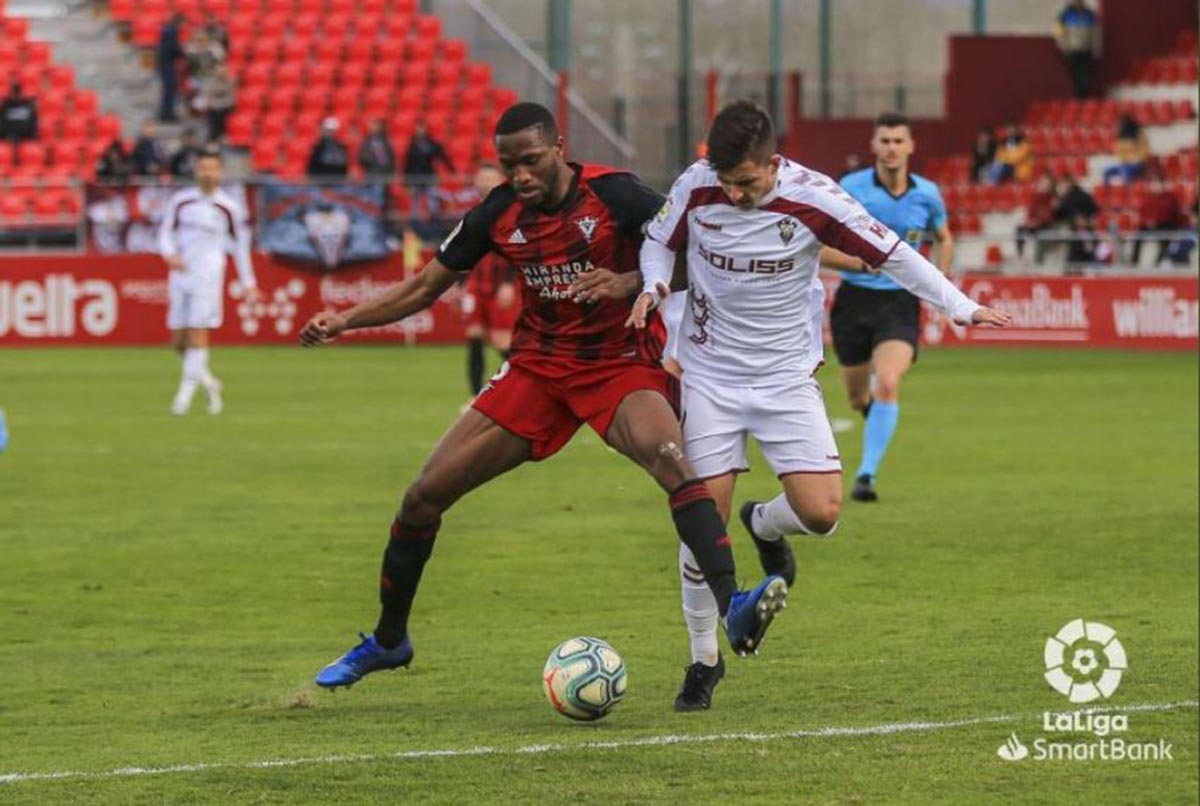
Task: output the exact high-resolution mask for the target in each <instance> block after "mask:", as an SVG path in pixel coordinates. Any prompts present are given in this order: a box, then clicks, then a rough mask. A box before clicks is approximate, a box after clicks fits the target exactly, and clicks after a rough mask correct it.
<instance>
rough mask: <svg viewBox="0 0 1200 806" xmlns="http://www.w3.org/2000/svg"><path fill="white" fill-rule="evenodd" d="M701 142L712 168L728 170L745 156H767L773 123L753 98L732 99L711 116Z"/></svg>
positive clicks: (773, 134) (743, 160)
mask: <svg viewBox="0 0 1200 806" xmlns="http://www.w3.org/2000/svg"><path fill="white" fill-rule="evenodd" d="M705 144H706V145H707V147H708V162H709V164H710V165H712V167H713V169H714V170H717V171H729V170H732V169H734V168H736V167H737V166H739V165H741V164H742V163H743V162H745V161H746V160H747V159H755V160H758V159H760V158H762V157H767V156H770V152H773V151H774V150H775V126H774V125H773V124H772V123H771V116H770V115H768V114H767V111H766V110H765V109H763V108H762V107H761V106H759V105H758V104H756V103H754V101H748V100H744V99H743V100H738V101H733V102H731V103H728V104H726V105H725V107H724V108H723V109H722V110H721V111H720V112H718V113H717V116H716V117H715V118H713V122H712V125H711V126H710V127H709V129H708V139H707V141H706V143H705Z"/></svg>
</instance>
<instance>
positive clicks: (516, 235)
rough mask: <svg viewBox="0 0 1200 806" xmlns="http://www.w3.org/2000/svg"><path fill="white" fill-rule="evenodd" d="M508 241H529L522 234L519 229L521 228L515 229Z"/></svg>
mask: <svg viewBox="0 0 1200 806" xmlns="http://www.w3.org/2000/svg"><path fill="white" fill-rule="evenodd" d="M508 242H509V243H528V241H526V240H525V236H524V235H522V234H521V230H519V229H515V230H513V234H512V235H509V236H508Z"/></svg>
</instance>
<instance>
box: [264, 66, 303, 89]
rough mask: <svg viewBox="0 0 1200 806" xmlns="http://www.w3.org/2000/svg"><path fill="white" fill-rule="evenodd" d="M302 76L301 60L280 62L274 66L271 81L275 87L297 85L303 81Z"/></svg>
mask: <svg viewBox="0 0 1200 806" xmlns="http://www.w3.org/2000/svg"><path fill="white" fill-rule="evenodd" d="M304 77H305V69H304V63H303V62H299V61H294V62H282V63H280V65H279V66H278V67H276V68H275V77H274V79H272V82H271V83H272V85H273V86H274V87H275V88H279V87H299V86H300V85H301V84H303V83H304Z"/></svg>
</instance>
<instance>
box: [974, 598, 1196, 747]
mask: <svg viewBox="0 0 1200 806" xmlns="http://www.w3.org/2000/svg"><path fill="white" fill-rule="evenodd" d="M1043 660H1044V661H1045V664H1046V671H1045V673H1044V675H1043V676H1044V677H1045V680H1046V682H1047V683H1049V684H1050V687H1051V688H1053V689H1054V690H1055V691H1057V692H1058V693H1059V694H1062V695H1063V696H1065V697H1066V698H1067V699H1068V700H1070V701H1071V702H1073V703H1077V704H1085V703H1090V702H1094V701H1096V700H1099V699H1101V698H1103V699H1108V698H1109V697H1111V696H1112V695H1113V694H1114V693H1115V692H1116V690H1117V687H1118V686H1120V685H1121V678H1122V676H1123V675H1124V673H1125V670H1126V669H1127V668H1128V667H1129V662H1128V659H1127V658H1126V656H1125V647H1124V645H1122V644H1121V642H1120V641H1119V640H1118V639H1117V631H1116V630H1114V629H1113V628H1112V627H1109V626H1108V625H1107V624H1101V623H1100V622H1098V621H1084V620H1083V619H1075V620H1074V621H1069V622H1067V623H1066V624H1064V625H1063V626H1062V629H1060V630H1059V631H1058V632H1057V633H1056V634H1054V635H1052V636H1051V637H1049V638H1047V639H1046V646H1045V651H1044V653H1043ZM1039 727H1040V728H1041V730H1042V732H1043V733H1046V734H1052V735H1051V736H1050V738H1046V737H1045V736H1038V737H1037V738H1035V739H1034V740H1033V741H1032V742H1030V744H1031V745H1032V749H1031V748H1030V747H1028V746H1026V745H1025V744H1023V743H1022V742H1021V739H1020V738H1019V737H1018V736H1017V733H1016V731H1013V732H1012V733H1010V734H1009V736H1008V739H1007V740H1006V741H1005V742H1004V744H1002V745H1000V747H999V748H998V749H997V750H996V755H998V756H999V757H1000V758H1002V759H1004V760H1005V761H1024V760H1026V759H1031V760H1033V761H1173V760H1174V756H1172V755H1171V750H1172V745H1171V743H1170V742H1166V741H1164V740H1163V739H1158V740H1157V741H1153V742H1134V741H1130V740H1128V739H1126V738H1125V736H1124V735H1123V734H1125V733H1128V731H1129V715H1128V714H1121V713H1110V712H1108V711H1107V710H1097V709H1095V708H1094V707H1093V708H1089V709H1085V710H1078V711H1063V712H1054V711H1046V712H1045V713H1043V714H1042V723H1041V725H1040V726H1039Z"/></svg>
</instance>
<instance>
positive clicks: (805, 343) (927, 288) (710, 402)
mask: <svg viewBox="0 0 1200 806" xmlns="http://www.w3.org/2000/svg"><path fill="white" fill-rule="evenodd" d="M823 245H824V246H829V247H833V248H836V249H838V250H839V251H841V252H844V253H846V254H848V255H851V256H854V257H857V258H861V259H862V260H863V261H865V262H866V263H867V264H868V265H869V266H870V267H872V268H873V269H882V270H883V271H884V272H885V273H887V274H888V275H889V276H891V277H893V278H895V279H896V280H897V281H898V282H900V283H901V284H902V285H904V286H905V287H906V288H908V289H909V290H910V291H912V292H913V293H914V294H916V295H917V296H919V297H921V298H922V299H925V300H927V301H928V302H930V303H931V304H933V305H935V306H936V307H938V308H939V309H941V310H942V311H944V312H946V313H947V314H948V315H949V316H951V317H952V318H954V319H955V320H957V321H960V322H964V323H967V322H974V323H983V324H990V325H1001V326H1002V325H1004V324H1007V322H1008V317H1007V315H1005V314H1001V313H997V312H996V311H993V310H991V309H989V308H985V307H982V306H980V305H978V304H976V303H974V302H972V301H971V300H970V299H968V298H967V297H966V296H964V295H963V294H962V292H960V291H959V290H958V289H957V288H955V287H954V286H953V285H952V284H951V283H950V282H949V281H948V280H946V279H945V277H944V276H943V275H942V274H941V272H939V271H938V270H937V269H935V268H934V267H933V266H932V265H930V264H929V263H928V262H927V261H926V260H925V259H924V258H923V257H921V256H920V255H919V254H918V253H917V252H916V251H914V250H913V249H911V248H910V247H909V246H908V245H907V244H905V243H904V242H903V241H901V240H900V239H899V238H898V237H897V236H896V235H895V234H894V233H893V232H892V231H891V230H889V229H888V228H887V227H885V226H883V225H882V224H880V223H879V222H877V221H876V220H875V219H873V218H872V217H871V216H870V215H868V214H867V213H866V211H865V210H864V209H863V208H862V206H861V205H859V204H858V203H857V202H856V201H854V200H853V199H852V198H851V197H850V196H849V195H848V194H847V193H845V191H843V190H842V189H841V188H840V187H839V186H838V185H837V183H835V182H834V181H833V180H831V179H829V178H828V177H826V176H824V175H822V174H819V173H816V172H814V171H810V170H808V169H806V168H804V167H802V166H800V165H798V164H796V163H794V162H791V161H789V160H787V159H785V158H783V157H781V156H779V155H778V154H776V153H775V135H774V129H773V126H772V124H771V119H770V117H769V116H768V115H767V113H766V112H765V111H763V110H762V109H761V108H760V107H758V106H757V105H756V104H754V103H753V102H750V101H735V102H733V103H731V104H729V105H728V106H726V107H725V108H724V109H722V110H721V112H720V113H719V114H718V115H717V116H716V118H715V119H714V120H713V124H712V127H711V129H710V131H709V134H708V157H707V160H701V161H699V162H697V163H695V164H694V165H692V166H691V168H689V169H688V170H687V171H686V172H685V173H684V174H683V175H682V176H680V177H679V179H677V180H676V181H675V184H674V185H673V186H672V188H671V193H670V196H669V197H668V200H667V202H666V204H665V205H664V206H663V208H662V210H661V211H660V212H659V214H658V215H657V216H656V217H655V219H654V220H653V221H652V222H651V224H650V225H649V227H648V229H647V233H646V240H645V242H644V244H643V246H642V253H641V264H642V265H641V268H642V274H643V277H644V290H643V293H642V295H641V296H640V297H639V298H638V300H637V302H636V303H635V305H634V309H633V313H632V314H631V315H630V323H631V324H632V325H634V326H635V327H642V326H644V324H645V319H646V314H647V313H648V312H649V311H650V309H651V308H653V307H654V305H656V304H657V303H658V302H660V301H661V300H662V299H664V298H665V297H666V296H667V294H668V291H667V289H668V287H669V283H670V279H671V273H672V268H673V266H674V263H675V255H676V253H678V252H680V251H685V250H686V255H687V279H688V299H689V305H688V310H687V311H686V312H685V314H684V316H683V324H682V329H681V330H680V333H679V335H678V338H677V343H678V348H677V357H678V360H679V363H680V365H681V366H682V369H683V377H682V389H683V400H682V403H683V405H682V411H683V437H684V442H685V453H686V454H687V456H688V459H689V460H690V461H691V462H692V463H693V465H694V466H695V468H696V472H697V475H699V476H700V477H701V478H704V479H705V480H706V481H707V482H708V485H709V488H710V491H711V492H712V495H713V498H714V499H716V503H717V508H718V509H719V510H720V512H721V515H722V517H724V518H725V520H726V521H728V519H729V514H730V510H731V508H732V502H733V490H734V479H735V476H736V474H737V473H740V472H744V471H745V470H747V469H748V467H749V466H748V463H747V460H746V439H747V437H749V436H752V437H754V439H755V440H756V441H757V442H758V443H759V446H760V448H761V449H762V452H763V455H764V456H765V457H766V459H767V462H768V463H769V464H770V465H771V468H772V470H773V471H774V472H775V473H776V475H778V477H779V479H780V482H781V483H782V485H783V492H782V493H781V494H780V495H778V496H777V497H776V498H774V499H772V500H771V501H769V502H767V503H765V504H763V503H759V502H755V501H748V502H746V503H745V504H744V505H743V506H742V508H741V511H740V515H741V520H742V523H743V524H744V525H745V527H746V529H747V531H748V532H749V533H750V535H751V537H752V538H753V540H754V543H755V546H756V547H757V549H758V551H759V555H760V559H761V560H762V563H763V567H764V569H765V570H766V571H767V573H768V574H778V575H780V576H782V577H784V579H785V580H786V581H787V583H788V585H789V586H790V585H791V584H792V582H793V581H794V579H795V570H796V569H795V560H794V558H793V556H792V551H791V548H790V546H789V545H788V543H787V540H786V537H785V535H790V534H809V535H818V536H828V535H831V534H833V532H834V530H835V529H836V528H837V524H838V518H839V516H840V511H841V502H842V478H841V470H842V465H841V460H840V458H839V454H838V448H837V443H836V441H835V440H834V437H833V431H832V429H831V428H830V425H829V420H828V418H827V416H826V413H825V404H824V400H823V399H822V397H821V388H820V385H819V384H818V383H817V381H816V380H815V378H814V377H813V376H814V374H815V373H816V371H817V369H818V368H819V367H820V365H821V364H822V363H823V361H824V351H823V345H822V343H821V329H820V321H821V318H822V316H823V301H824V294H823V292H822V291H821V286H820V280H819V279H818V277H817V272H818V269H819V263H820V260H819V256H820V252H821V249H822V246H823ZM679 569H680V576H681V578H682V579H681V581H682V586H683V611H684V618H685V621H686V622H687V625H688V631H689V634H690V636H691V642H692V660H693V663H692V665H691V666H690V667H689V668H688V670H687V674H686V676H685V678H684V684H683V688H682V689H681V690H680V693H679V696H678V698H677V699H676V701H675V708H676V710H681V711H690V710H700V709H704V708H707V707H708V706H709V704H710V703H711V698H712V690H713V688H714V687H715V686H716V684H717V682H718V681H719V680H720V678H721V676H722V675H723V673H724V664H723V663H722V661H721V658H720V654H719V652H718V649H717V641H716V624H717V609H716V604H715V602H714V601H713V600H712V596H711V594H710V593H709V592H708V589H707V588H706V587H705V586H704V578H703V576H702V575H700V573H699V571H698V570H697V566H696V563H695V560H693V559H692V557H691V555H690V553H689V552H688V551H687V549H686V547H684V548H683V549H682V550H681V551H680V555H679Z"/></svg>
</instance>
